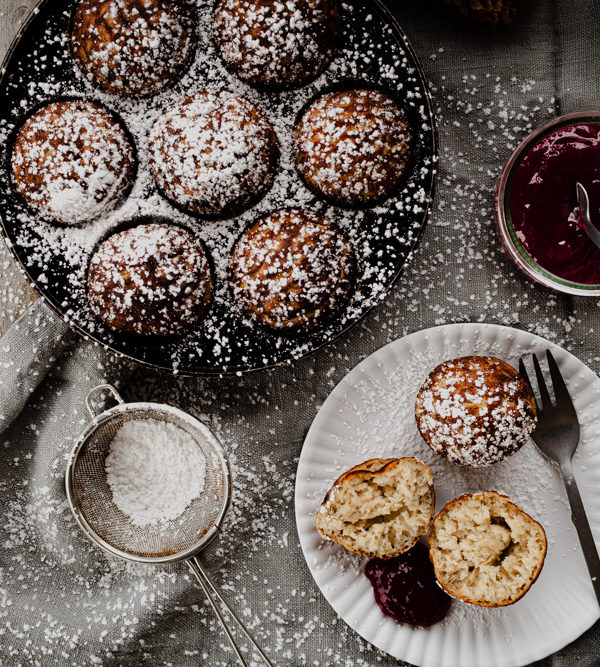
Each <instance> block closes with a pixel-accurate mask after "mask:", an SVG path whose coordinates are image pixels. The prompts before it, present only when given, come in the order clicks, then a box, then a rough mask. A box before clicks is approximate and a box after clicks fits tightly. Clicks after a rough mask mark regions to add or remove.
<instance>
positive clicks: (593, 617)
mask: <svg viewBox="0 0 600 667" xmlns="http://www.w3.org/2000/svg"><path fill="white" fill-rule="evenodd" d="M461 329H462V330H468V335H469V338H472V337H474V336H475V335H476V334H477V333H478V332H480V331H483V330H488V331H489V330H493V331H496V332H498V333H505V334H510V335H514V334H515V333H516V334H519V335H526V336H528V337H529V338H530V340H531V342H534V341H535V342H537V343H540V344H543V345H545V346H546V347H548V348H550V349H551V350H552V351H554V350H556V349H558V350H560V351H561V353H563V354H564V355H566V356H567V358H570V359H572V360H574V361H575V362H576V363H577V365H578V366H579V368H580V369H582V368H585V369H586V370H587V371H589V372H590V373H592V374H593V375H594V377H595V379H596V382H597V383H598V384H600V377H598V375H597V374H596V373H595V372H594V371H593V370H592V369H591V368H590V367H589V366H588V365H587V364H585V363H584V362H583V361H581V360H580V359H579V358H578V357H576V356H575V355H574V354H573V353H571V352H569V351H568V350H566V349H565V348H564V347H562V346H560V345H558V344H557V343H554V342H552V341H550V340H548V339H546V338H544V337H543V336H540V335H538V334H535V333H532V332H530V331H528V330H526V329H518V328H516V327H510V326H507V325H503V324H495V323H491V322H453V323H447V324H441V325H437V326H433V327H428V328H426V329H419V330H416V331H413V332H411V333H408V334H406V335H404V336H401V337H399V338H396V339H395V340H392V341H390V342H389V343H386V344H385V345H382V346H381V347H379V348H378V349H376V350H374V351H373V352H371V353H370V354H368V355H366V356H365V357H364V358H363V359H361V360H360V361H359V362H358V363H357V364H356V365H355V366H354V367H353V368H352V369H351V370H350V371H349V372H348V373H346V374H345V375H344V376H343V377H342V378H341V379H340V381H339V382H338V383H337V384H336V385H335V387H334V388H333V389H332V390H331V391H330V392H329V394H328V395H327V397H326V398H325V400H324V401H323V402H322V404H321V406H320V407H319V410H318V412H317V414H316V415H315V417H314V419H313V421H312V423H311V425H310V427H309V429H308V431H307V433H306V436H305V438H304V441H303V443H302V449H301V451H300V456H299V459H298V465H297V467H296V481H295V488H294V516H295V520H296V533H297V535H298V540H299V542H300V546H301V549H302V555H303V557H304V561H305V564H306V566H307V568H308V570H309V572H310V574H311V576H312V578H313V581H314V583H315V585H316V587H317V588H318V589H319V592H320V593H321V595H322V596H323V597H324V598H325V600H326V601H327V603H328V604H329V606H330V607H331V608H332V609H333V611H334V612H335V613H336V615H337V616H338V618H340V619H341V620H342V621H343V622H344V623H346V625H348V626H349V627H350V628H352V630H354V631H355V632H356V633H357V634H358V635H359V636H360V637H362V638H363V639H364V640H365V641H367V642H369V644H371V645H372V646H374V647H375V648H377V649H378V650H380V651H382V652H384V653H386V654H387V655H389V656H391V657H393V658H395V659H401V660H406V657H402V656H396V655H394V654H392V653H390V652H389V651H388V650H387V649H386V648H383V647H382V646H379V645H378V644H375V643H374V642H373V641H372V639H370V638H369V637H367V636H366V635H365V634H364V633H363V630H362V628H361V626H360V623H353V622H351V621H350V620H349V619H347V618H344V617H343V616H342V615H341V614H340V613H339V612H338V610H337V609H336V607H335V606H334V604H333V603H332V601H331V600H330V596H329V595H328V594H327V593H326V592H325V590H324V589H323V588H321V585H320V584H319V582H318V579H317V576H316V575H315V572H314V571H313V567H312V566H311V564H310V562H309V546H308V543H307V542H308V538H309V537H310V536H311V535H312V537H314V536H315V534H316V530H315V528H314V522H313V521H311V522H310V524H307V517H306V516H304V514H302V515H301V514H300V506H301V504H302V503H303V502H304V501H305V499H306V498H305V494H304V493H302V488H301V487H302V484H303V483H302V482H301V478H302V477H301V472H303V471H302V468H303V466H304V465H306V458H307V456H308V454H307V451H308V450H307V447H306V445H307V442H309V439H310V438H311V436H314V434H315V433H316V431H317V429H320V428H321V423H320V422H321V419H323V418H322V417H321V415H322V414H325V410H326V406H327V403H328V402H329V401H330V399H331V401H332V402H333V401H334V400H335V399H336V394H337V392H338V391H339V390H341V389H342V388H343V387H344V386H345V385H347V384H348V382H351V379H352V377H354V376H357V375H358V374H360V373H361V372H362V369H364V367H365V366H366V365H367V364H368V363H369V362H370V361H373V359H372V358H373V357H378V356H383V355H385V351H386V350H389V349H390V348H393V347H395V346H397V345H400V344H404V345H406V344H407V343H408V341H409V340H410V339H411V338H412V339H418V338H424V339H425V338H426V337H427V336H428V335H429V334H431V333H432V332H437V333H439V332H442V331H450V330H452V331H460V330H461ZM332 481H333V480H332ZM308 525H310V526H311V529H309V530H308V531H306V530H305V526H308ZM311 555H312V554H311ZM373 604H375V603H373ZM599 619H600V612H596V613H594V612H593V611H592V610H591V609H590V610H589V613H587V614H586V615H585V616H584V617H582V621H581V627H578V628H577V629H576V630H575V631H574V632H572V633H570V634H569V635H568V637H567V638H566V640H565V638H564V637H561V639H560V640H559V641H557V642H556V643H555V644H554V645H550V646H549V647H548V650H545V651H546V652H545V653H543V654H540V655H537V654H535V655H529V656H527V657H525V658H524V659H520V660H519V661H518V662H507V661H506V660H505V661H502V660H499V661H498V660H497V657H496V656H492V657H493V658H494V660H495V661H490V662H487V663H484V664H479V665H478V667H488V665H489V667H524V666H525V665H529V664H530V663H531V662H534V661H537V660H541V659H544V658H546V657H548V656H550V655H552V654H554V653H556V652H557V651H559V650H561V649H562V648H564V647H566V646H568V645H569V644H571V643H572V642H573V641H575V640H576V639H577V638H579V637H580V636H581V635H583V634H584V633H585V632H586V631H587V630H589V629H590V628H591V627H592V626H593V625H594V624H595V623H596V622H597V621H598V620H599ZM421 630H422V629H421ZM410 664H415V665H417V664H418V665H419V666H421V665H422V666H423V667H429V666H430V665H431V664H432V663H428V662H423V663H410ZM450 666H451V667H459V663H457V662H456V661H454V662H452V661H448V662H447V663H442V664H436V667H450Z"/></svg>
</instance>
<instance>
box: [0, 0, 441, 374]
mask: <svg viewBox="0 0 600 667" xmlns="http://www.w3.org/2000/svg"><path fill="white" fill-rule="evenodd" d="M75 4H76V2H75V1H74V0H70V1H68V2H64V0H43V1H42V2H41V3H40V4H39V6H38V7H37V9H36V10H35V12H34V13H33V14H32V15H31V16H30V17H29V19H28V20H27V21H26V22H25V24H24V25H23V27H22V28H21V30H20V31H19V34H18V35H17V37H16V38H15V41H14V42H13V44H12V46H11V48H10V49H9V52H8V54H7V56H6V59H5V62H4V69H3V74H2V76H1V78H0V99H1V100H2V104H1V105H0V142H1V143H0V145H1V150H2V156H1V157H2V162H1V167H2V168H1V169H0V209H1V211H2V223H3V229H4V234H5V237H6V240H7V243H8V245H9V247H10V248H11V250H12V252H13V254H14V256H15V258H16V260H17V262H18V263H19V264H20V266H21V268H22V270H23V271H24V272H25V274H26V276H27V278H28V279H29V281H30V282H31V283H32V285H33V286H34V287H35V289H36V290H37V292H38V293H39V294H40V295H41V296H42V297H43V298H44V300H45V301H46V303H47V304H48V305H49V306H50V307H51V308H52V309H53V310H54V311H55V312H56V313H57V314H58V315H59V316H60V317H62V318H63V319H64V320H65V321H67V322H68V323H69V324H70V325H71V326H72V327H74V328H75V329H76V330H78V331H79V332H80V333H81V334H83V335H84V336H85V337H87V338H90V339H92V340H94V341H96V342H98V343H100V344H101V345H103V346H104V347H106V348H108V349H110V350H112V351H114V352H116V353H118V354H120V355H123V356H125V357H128V358H130V359H133V360H135V361H137V362H140V363H142V364H145V365H148V366H151V367H154V368H160V369H166V370H169V371H171V372H176V373H181V374H184V375H221V374H233V373H238V374H240V373H245V372H249V371H253V370H258V369H262V368H268V367H272V366H276V365H279V364H284V363H290V362H292V361H293V360H295V359H299V358H301V357H303V356H305V355H307V354H310V353H312V352H314V351H315V350H317V349H318V348H320V347H322V346H324V345H326V344H328V343H330V342H331V341H333V340H335V339H336V338H338V337H339V336H341V335H342V334H343V333H344V332H346V331H348V329H350V328H351V327H352V326H354V325H355V324H356V323H357V322H358V321H359V320H360V319H361V318H362V317H364V316H365V314H366V313H367V312H368V311H369V310H370V309H371V308H373V307H374V306H375V305H376V304H377V303H378V302H379V301H381V300H382V299H383V298H384V297H385V295H386V293H387V292H388V291H389V289H390V288H391V286H392V285H393V283H394V281H395V280H396V279H397V278H398V276H399V275H400V273H401V271H402V269H403V267H404V265H405V264H406V262H407V261H408V259H409V257H410V255H411V253H412V251H413V250H414V248H415V246H416V244H417V242H418V240H419V237H420V234H421V232H422V230H423V228H424V226H425V223H426V221H427V218H428V215H429V211H430V206H431V201H432V198H433V193H434V188H435V178H436V164H437V138H436V130H435V119H434V115H433V110H432V105H431V100H430V96H429V92H428V89H427V84H426V81H425V78H424V75H423V72H422V70H421V67H420V65H419V63H418V61H417V58H416V56H415V54H414V52H413V50H412V48H411V46H410V44H409V42H408V40H407V38H406V36H405V34H404V32H403V31H402V29H401V28H400V26H399V25H398V24H397V22H396V21H395V20H394V18H393V17H392V16H391V14H390V13H389V11H388V10H387V9H386V8H385V6H384V5H383V4H382V2H381V1H380V0H370V1H368V2H359V1H356V2H351V3H344V9H343V11H342V25H343V34H342V38H341V44H340V48H339V49H338V54H337V56H336V58H335V59H334V61H333V63H332V65H331V66H330V68H329V69H328V70H327V71H326V72H325V74H323V75H321V76H320V77H319V78H317V79H316V80H315V81H314V82H312V83H310V84H309V85H307V86H305V87H303V88H301V89H299V90H297V91H292V92H288V93H280V94H278V93H268V92H261V91H256V90H254V89H252V88H249V87H248V86H246V85H244V84H242V83H241V82H239V81H237V80H236V78H235V77H234V76H233V75H231V74H229V73H228V72H227V71H226V70H225V68H224V67H223V65H222V63H221V61H220V59H219V56H218V52H217V51H216V49H215V47H214V45H213V43H212V38H211V35H210V13H211V11H212V5H211V3H202V2H199V3H198V5H199V7H198V12H199V43H198V46H197V49H196V56H195V59H194V61H193V63H192V64H191V66H190V69H189V70H188V71H187V72H186V73H184V75H183V76H182V79H181V80H180V81H179V82H178V83H177V84H176V85H175V87H174V88H173V89H171V90H167V91H165V92H163V93H160V94H159V95H157V96H155V97H152V98H146V99H141V100H137V101H131V100H127V99H125V98H120V97H118V96H113V95H108V94H104V93H102V92H101V91H98V90H95V89H93V88H92V87H91V86H90V85H89V84H88V83H87V82H86V81H85V80H84V79H83V77H82V76H81V74H80V73H79V71H78V69H77V67H76V65H75V64H74V62H73V59H72V57H71V53H70V48H69V39H68V36H69V28H70V21H71V15H72V12H73V8H74V6H75ZM352 86H362V87H369V88H375V89H380V90H382V91H384V92H387V93H388V94H391V95H393V96H394V97H395V98H396V99H397V100H398V102H399V103H400V104H401V106H402V107H403V108H404V110H405V112H406V114H407V117H408V119H409V121H410V124H411V127H412V132H413V137H412V160H411V166H410V172H409V174H408V175H407V178H406V180H405V181H404V183H403V184H402V186H401V187H400V188H399V189H398V191H397V192H396V193H394V194H393V195H392V196H391V197H390V198H389V199H388V200H386V201H385V202H383V203H381V204H380V205H378V206H376V207H374V208H372V209H363V210H355V211H353V210H348V209H342V208H340V207H335V206H333V205H331V204H329V203H327V202H325V201H323V200H322V199H320V198H319V197H318V196H316V195H315V194H314V193H312V192H310V191H309V190H308V189H307V188H306V186H305V185H304V184H303V182H302V180H301V178H300V176H299V175H298V173H297V172H296V170H295V168H294V166H293V161H292V160H291V149H290V137H291V134H292V132H293V127H294V123H295V121H296V119H297V118H298V115H299V114H300V113H301V111H302V109H303V108H305V107H306V105H307V104H308V103H309V102H310V101H311V100H312V99H314V98H315V97H318V96H319V94H322V93H323V92H326V91H329V90H339V89H343V88H350V87H352ZM202 88H227V89H229V90H232V91H233V92H236V93H239V94H243V95H247V96H248V97H249V98H250V99H251V100H252V101H253V102H254V103H255V104H257V105H258V106H260V107H261V108H262V109H263V110H264V111H265V112H266V113H267V114H268V115H269V117H270V118H271V120H272V121H273V122H274V126H275V129H276V131H277V134H278V138H279V141H280V148H281V154H282V158H281V161H280V173H279V174H278V176H277V179H276V183H275V185H274V187H273V189H272V191H271V192H269V193H268V194H267V196H266V197H265V198H263V199H262V200H261V201H259V202H258V203H257V204H256V205H255V206H254V207H253V208H251V209H250V210H249V211H246V212H244V213H242V214H240V215H238V216H234V217H233V218H231V219H229V220H226V221H214V220H213V221H210V220H202V219H199V218H194V217H192V216H188V215H186V214H184V213H182V212H181V211H178V210H176V209H175V208H173V207H172V206H171V205H170V204H169V203H168V202H167V201H166V200H165V199H164V198H163V197H161V195H160V194H159V193H158V192H157V189H156V186H155V185H154V183H153V181H152V178H151V177H150V176H149V171H148V169H147V165H146V164H145V161H144V155H145V143H144V142H145V137H146V136H147V134H148V131H149V128H150V127H151V123H152V122H153V120H154V119H155V118H156V117H157V116H158V115H159V114H160V112H161V110H162V109H164V108H165V107H166V106H168V105H169V104H171V103H172V102H173V101H174V100H176V99H177V98H178V97H180V96H182V95H184V94H189V93H191V92H194V91H195V90H199V89H202ZM70 97H81V98H86V99H92V100H95V101H100V102H102V103H103V104H105V105H106V106H107V107H108V108H110V109H111V110H112V111H113V112H115V113H116V114H117V115H118V116H119V117H120V118H121V119H122V120H123V122H124V123H125V125H126V126H127V128H128V130H129V132H130V133H131V135H132V136H133V138H134V140H135V142H136V149H137V154H138V157H139V165H138V170H137V177H136V178H137V181H136V183H135V184H134V186H133V188H132V193H131V194H130V195H129V196H130V199H131V201H126V202H125V203H124V204H123V206H122V207H121V208H118V209H116V210H115V211H113V212H111V214H110V215H107V216H106V219H105V220H101V221H99V222H98V221H97V222H95V223H91V224H90V225H89V227H88V228H87V229H86V228H82V229H70V228H59V227H57V226H56V225H52V224H50V223H47V222H44V221H43V220H41V219H40V217H39V216H37V215H36V214H35V213H33V212H32V211H30V210H28V209H27V207H26V206H25V205H24V204H23V203H22V202H21V200H20V199H19V198H18V196H16V194H15V192H14V189H13V185H12V183H11V179H10V173H9V169H8V164H9V160H10V153H11V150H12V140H13V136H14V134H15V132H16V130H17V129H18V128H19V126H20V124H21V123H22V122H24V120H25V119H26V118H27V117H28V116H29V115H30V114H31V113H32V111H33V110H34V109H36V108H37V107H39V106H40V105H42V104H45V103H48V102H51V101H53V100H56V99H60V98H70ZM286 207H295V208H303V209H305V210H307V211H313V212H316V213H319V214H322V215H325V216H327V217H329V218H330V219H331V220H332V221H333V222H334V223H336V224H338V225H339V227H340V228H342V229H343V230H344V231H345V232H346V233H347V235H348V236H349V237H350V239H351V240H352V242H353V244H354V246H355V249H356V254H357V258H358V264H359V270H358V273H359V275H358V280H357V284H356V289H355V291H354V295H353V297H352V300H351V303H350V304H349V305H348V307H347V308H346V309H345V310H344V311H343V312H342V313H340V314H339V315H338V316H337V317H336V318H335V320H334V321H332V322H330V323H329V324H328V325H327V326H326V327H324V328H322V329H319V330H317V331H314V332H311V333H305V334H302V335H295V336H290V335H279V334H277V333H273V332H271V331H268V330H266V329H264V328H261V327H259V326H256V325H254V324H252V323H251V322H249V321H248V320H246V319H245V318H244V317H243V316H242V314H241V313H240V312H239V311H238V309H237V307H236V305H235V303H234V302H233V300H232V296H231V290H230V286H229V271H228V257H229V255H230V253H231V250H232V248H233V245H234V244H235V241H236V239H237V238H238V237H239V235H240V234H241V233H242V231H243V230H244V229H245V228H246V227H248V226H249V225H250V224H252V221H253V220H256V219H257V218H258V217H260V216H262V215H265V214H267V213H269V212H271V211H273V210H276V209H278V208H286ZM152 217H157V218H160V219H161V220H164V219H165V218H166V219H171V220H173V222H174V223H175V224H180V225H183V226H185V227H187V228H189V229H190V230H192V231H193V232H194V233H195V234H197V235H198V236H199V237H200V239H201V240H202V242H203V243H204V244H205V247H206V248H207V249H208V251H209V252H210V253H211V255H212V259H213V263H214V267H215V277H216V299H215V300H214V301H213V304H212V307H211V311H210V313H209V316H208V318H207V319H206V320H205V322H204V323H202V324H201V325H199V326H198V327H196V328H195V329H194V330H193V331H191V332H190V333H188V334H187V335H185V336H183V337H180V338H171V339H158V340H157V339H150V338H143V337H132V336H124V335H120V334H117V333H115V332H113V331H111V330H110V329H109V328H107V327H106V326H104V325H103V324H102V323H101V322H100V321H99V320H98V319H97V318H95V317H94V315H93V313H92V312H91V311H90V309H89V306H88V303H87V299H86V294H85V281H86V271H87V265H88V263H89V259H90V257H91V254H92V252H93V250H94V248H95V247H97V245H98V243H99V242H100V241H101V240H102V239H103V238H106V236H107V235H109V234H110V233H112V232H114V231H115V230H117V229H120V228H123V227H128V226H131V225H132V224H135V222H136V220H137V219H138V218H139V219H140V220H144V221H145V220H147V219H148V218H152ZM82 239H84V240H83V241H82Z"/></svg>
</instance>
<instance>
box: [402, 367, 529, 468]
mask: <svg viewBox="0 0 600 667" xmlns="http://www.w3.org/2000/svg"><path fill="white" fill-rule="evenodd" d="M415 414H416V419H417V426H418V428H419V431H420V432H421V435H422V436H423V438H424V439H425V441H426V442H427V443H428V444H429V445H430V446H431V447H432V448H433V449H434V450H435V451H437V452H438V453H439V454H441V455H442V456H445V457H446V458H447V459H449V460H450V461H452V462H453V463H460V464H462V465H468V466H474V467H478V466H485V465H490V464H492V463H496V462H498V461H501V460H502V459H503V458H505V457H506V456H508V455H510V454H513V453H514V452H516V451H517V450H518V449H519V448H520V447H522V446H523V445H524V444H525V443H526V442H527V440H528V439H529V437H530V436H531V434H532V432H533V430H534V428H535V425H536V422H537V416H536V407H535V399H534V397H533V394H532V392H531V388H530V387H529V385H528V383H527V382H526V381H525V380H524V379H523V378H522V377H521V376H520V375H519V373H518V372H517V371H516V370H515V369H514V368H512V366H509V365H508V364H507V363H505V362H504V361H502V360H501V359H496V358H495V357H479V356H469V357H461V358H459V359H452V360H449V361H445V362H444V363H442V364H440V365H439V366H437V367H436V368H435V369H434V370H433V371H432V372H431V373H430V374H429V377H428V378H427V379H426V380H425V382H424V384H423V386H422V387H421V389H420V391H419V394H418V396H417V402H416V406H415Z"/></svg>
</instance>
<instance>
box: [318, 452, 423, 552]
mask: <svg viewBox="0 0 600 667" xmlns="http://www.w3.org/2000/svg"><path fill="white" fill-rule="evenodd" d="M434 507H435V494H434V490H433V473H432V472H431V469H430V468H429V466H427V465H425V464H424V463H422V462H421V461H418V460H417V459H414V458H412V457H407V458H402V459H371V460H369V461H365V462H364V463H361V464H360V465H357V466H354V468H351V469H350V470H348V471H347V472H345V473H344V474H343V475H342V476H341V477H339V478H338V479H337V480H336V481H335V483H334V484H333V486H332V487H331V489H330V490H329V492H328V493H327V495H326V496H325V500H324V501H323V504H322V505H321V507H320V508H319V511H318V512H317V519H316V528H317V530H318V531H319V533H321V535H323V536H324V537H327V538H329V539H330V540H333V541H334V542H337V543H338V544H340V545H341V546H343V547H344V548H345V549H348V550H349V551H353V552H355V553H358V554H361V555H363V556H368V557H370V558H372V557H378V558H392V557H394V556H398V555H399V554H402V553H404V552H405V551H408V550H409V549H410V548H411V547H412V546H414V544H415V543H416V542H417V540H418V539H419V538H420V537H421V536H422V535H425V533H427V531H428V530H429V526H430V525H431V520H432V519H433V512H434Z"/></svg>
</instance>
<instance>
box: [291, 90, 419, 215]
mask: <svg viewBox="0 0 600 667" xmlns="http://www.w3.org/2000/svg"><path fill="white" fill-rule="evenodd" d="M294 138H295V150H296V161H297V163H298V168H299V170H300V172H301V173H302V175H303V176H304V178H305V179H306V181H307V183H308V184H309V186H311V187H312V188H314V189H315V190H316V191H317V192H320V193H321V194H323V195H324V196H325V197H328V198H329V199H331V200H333V201H335V202H338V203H340V204H342V205H343V204H345V205H352V204H368V203H372V202H375V201H377V200H381V199H384V198H385V197H387V196H388V195H389V194H390V192H392V191H393V190H394V188H396V187H397V186H398V184H399V183H400V181H401V180H402V177H403V176H404V174H405V172H406V168H407V165H408V161H409V157H410V148H409V142H410V128H409V125H408V123H407V122H406V118H405V116H404V114H403V112H402V110H401V109H400V108H399V107H398V105H397V104H396V103H395V102H394V100H393V99H391V98H390V97H388V96H387V95H384V94H383V93H380V92H378V91H374V90H349V91H344V92H340V93H328V94H326V95H324V96H323V97H320V98H319V99H318V100H316V101H315V102H313V103H312V104H311V105H310V106H309V107H308V109H307V110H306V112H305V113H304V115H303V116H302V118H301V120H300V122H299V123H298V125H297V127H296V130H295V134H294Z"/></svg>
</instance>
